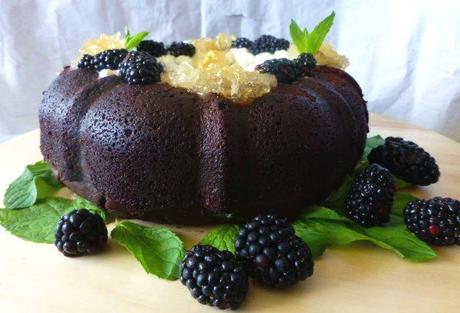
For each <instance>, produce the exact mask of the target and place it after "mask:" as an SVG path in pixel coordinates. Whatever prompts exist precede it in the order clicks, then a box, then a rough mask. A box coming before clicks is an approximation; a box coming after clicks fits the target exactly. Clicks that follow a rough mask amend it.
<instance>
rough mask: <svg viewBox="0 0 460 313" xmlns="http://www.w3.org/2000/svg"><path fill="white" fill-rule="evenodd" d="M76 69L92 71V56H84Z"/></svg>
mask: <svg viewBox="0 0 460 313" xmlns="http://www.w3.org/2000/svg"><path fill="white" fill-rule="evenodd" d="M78 68H87V69H94V56H92V55H90V54H85V55H83V57H82V58H81V59H80V62H78Z"/></svg>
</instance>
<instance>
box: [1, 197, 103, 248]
mask: <svg viewBox="0 0 460 313" xmlns="http://www.w3.org/2000/svg"><path fill="white" fill-rule="evenodd" d="M89 204H90V202H89V201H88V200H85V199H83V198H79V197H78V198H77V199H75V200H69V199H63V198H47V199H45V200H40V201H39V202H38V203H37V204H35V205H33V206H31V207H29V208H25V209H22V210H12V209H0V225H2V226H3V227H5V229H6V230H8V231H9V232H10V233H12V234H13V235H15V236H17V237H20V238H22V239H25V240H29V241H33V242H39V243H53V242H54V232H55V230H56V225H57V222H58V220H59V218H60V217H61V216H62V215H63V214H66V213H69V212H70V211H73V210H76V209H79V208H82V207H86V208H87V209H88V210H90V211H92V212H93V213H97V214H99V215H101V217H102V218H103V219H104V220H105V218H106V215H105V213H104V212H103V211H102V210H101V209H100V208H98V207H97V206H95V205H94V204H91V205H89Z"/></svg>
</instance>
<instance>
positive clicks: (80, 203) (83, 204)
mask: <svg viewBox="0 0 460 313" xmlns="http://www.w3.org/2000/svg"><path fill="white" fill-rule="evenodd" d="M72 206H73V207H74V208H75V209H80V208H85V209H87V210H88V211H91V212H93V213H96V214H99V215H100V216H101V217H102V219H103V220H104V222H107V213H106V212H105V211H104V210H102V209H101V208H100V207H98V206H97V205H96V204H94V203H93V202H91V201H89V200H87V199H85V198H82V197H76V198H75V200H74V201H73V203H72Z"/></svg>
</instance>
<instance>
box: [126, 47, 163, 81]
mask: <svg viewBox="0 0 460 313" xmlns="http://www.w3.org/2000/svg"><path fill="white" fill-rule="evenodd" d="M119 70H120V75H121V76H122V77H123V78H124V79H125V80H126V81H127V82H128V84H130V85H136V84H150V83H153V82H158V81H160V74H161V72H162V71H163V66H162V65H161V64H160V63H158V62H157V60H156V59H155V58H154V57H153V56H151V55H150V54H149V53H147V52H144V51H131V52H130V53H128V55H127V56H126V58H125V59H124V60H123V62H121V63H120V66H119Z"/></svg>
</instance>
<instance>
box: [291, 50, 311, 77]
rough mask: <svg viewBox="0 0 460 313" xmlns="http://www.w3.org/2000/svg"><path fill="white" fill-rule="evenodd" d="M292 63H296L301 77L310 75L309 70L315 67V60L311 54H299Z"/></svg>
mask: <svg viewBox="0 0 460 313" xmlns="http://www.w3.org/2000/svg"><path fill="white" fill-rule="evenodd" d="M294 62H295V63H296V65H297V68H298V70H299V74H300V75H301V76H307V75H310V74H311V70H312V69H314V68H315V67H316V59H315V57H314V56H313V54H311V53H301V54H300V55H299V56H298V57H297V58H295V59H294Z"/></svg>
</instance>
